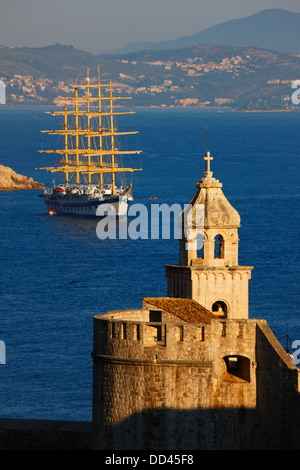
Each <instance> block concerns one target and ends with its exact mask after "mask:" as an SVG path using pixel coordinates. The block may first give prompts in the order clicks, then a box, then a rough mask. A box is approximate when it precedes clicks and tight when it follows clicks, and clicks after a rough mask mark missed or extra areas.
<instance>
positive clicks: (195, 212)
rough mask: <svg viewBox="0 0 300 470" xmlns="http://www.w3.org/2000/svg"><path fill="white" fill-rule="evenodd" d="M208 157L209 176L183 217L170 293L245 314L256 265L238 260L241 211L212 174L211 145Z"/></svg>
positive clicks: (169, 271) (219, 312) (221, 311)
mask: <svg viewBox="0 0 300 470" xmlns="http://www.w3.org/2000/svg"><path fill="white" fill-rule="evenodd" d="M204 160H205V162H206V168H205V172H204V178H202V179H201V180H200V181H199V182H198V183H197V184H196V187H197V191H196V194H195V195H194V197H193V199H192V200H191V202H190V204H189V206H188V208H189V209H188V210H189V214H188V215H187V217H183V218H182V220H184V219H185V221H186V223H185V227H183V226H182V237H181V240H180V242H179V243H180V245H179V251H180V254H179V264H178V265H167V266H166V277H167V279H168V297H178V298H189V299H193V300H196V301H197V302H198V303H199V304H201V305H203V306H204V307H205V308H206V309H208V310H210V311H212V312H213V313H214V314H215V315H216V316H218V317H220V318H228V319H246V318H248V282H249V279H250V278H251V270H252V269H253V268H252V267H251V266H239V264H238V244H239V238H238V228H239V227H240V216H239V214H238V212H237V211H236V210H235V209H234V208H233V207H232V205H231V204H230V203H229V202H228V200H227V199H226V197H225V196H224V194H223V191H222V183H220V182H219V181H218V180H217V179H215V178H213V173H212V171H211V168H210V162H211V160H213V158H212V157H211V156H210V153H209V152H207V151H206V153H205V157H204Z"/></svg>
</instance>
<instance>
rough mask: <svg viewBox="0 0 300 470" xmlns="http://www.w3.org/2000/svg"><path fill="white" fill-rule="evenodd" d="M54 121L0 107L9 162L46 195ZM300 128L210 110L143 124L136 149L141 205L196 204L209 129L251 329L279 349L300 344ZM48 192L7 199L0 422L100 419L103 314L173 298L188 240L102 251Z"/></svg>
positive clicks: (91, 228)
mask: <svg viewBox="0 0 300 470" xmlns="http://www.w3.org/2000/svg"><path fill="white" fill-rule="evenodd" d="M44 111H45V110H42V109H38V108H30V109H18V108H7V107H2V108H0V123H1V126H0V136H1V146H0V163H1V164H3V165H7V166H10V167H12V168H14V170H15V171H17V172H18V173H21V174H25V175H27V176H29V177H30V176H32V177H33V178H34V179H35V180H37V181H41V182H44V183H45V184H46V185H47V184H51V178H52V176H51V175H50V174H48V173H46V172H40V171H36V170H35V168H36V167H39V166H47V165H48V164H51V165H52V164H53V163H56V162H54V161H53V160H51V157H49V156H45V154H39V153H38V152H37V151H38V150H39V149H41V148H46V147H47V145H48V142H47V141H45V139H46V137H44V136H43V135H42V134H41V133H40V130H41V129H45V128H55V125H54V124H53V123H52V122H51V123H50V121H49V118H47V117H46V116H45V114H44ZM299 118H300V113H299V112H297V113H231V112H217V111H211V112H209V111H199V110H137V111H136V114H135V115H134V126H135V128H136V129H137V130H138V131H139V134H138V137H137V141H135V142H134V145H136V143H137V145H138V147H139V148H140V149H141V150H142V152H143V153H142V156H141V157H137V166H138V167H140V165H141V166H142V168H143V172H139V173H136V174H135V175H134V180H133V184H134V202H135V203H143V204H147V205H150V203H151V201H150V200H149V199H148V198H149V197H151V196H156V197H157V198H158V200H157V201H154V202H155V203H163V202H166V203H168V204H173V203H179V204H182V205H183V204H185V203H188V202H189V201H190V199H191V197H192V196H193V194H194V192H195V190H196V188H195V184H196V182H197V181H198V180H199V179H200V178H201V177H202V176H203V171H204V162H203V160H202V158H203V156H204V155H203V152H204V133H205V127H207V128H208V148H209V150H210V152H211V154H212V156H213V157H214V160H213V162H212V170H213V172H214V176H215V177H216V178H218V179H219V180H220V181H221V182H222V183H223V190H224V193H225V195H226V197H227V198H228V199H229V201H230V202H231V203H232V205H233V206H234V207H235V208H236V209H237V210H238V211H239V213H240V216H241V223H242V226H241V228H240V230H239V237H240V251H239V253H240V255H239V262H240V264H242V265H250V266H254V269H253V271H252V279H251V281H250V317H251V318H264V319H266V320H267V322H268V324H269V326H270V327H271V329H272V330H273V332H274V333H275V335H276V336H277V338H282V337H285V336H286V335H289V337H290V338H291V340H300V320H299V307H298V303H299V275H298V273H299V250H298V246H297V242H298V240H299V196H300V190H299V169H300V165H299V157H300V143H299V137H298V136H299ZM130 125H131V123H130ZM129 130H131V129H129ZM55 145H56V143H54V145H53V144H52V148H53V147H55ZM39 193H40V192H39V191H16V192H14V191H9V192H1V193H0V200H1V204H0V218H1V226H0V227H1V228H0V230H1V283H0V289H1V297H0V312H1V313H0V314H1V322H0V339H1V340H2V341H4V342H5V344H6V364H5V365H4V364H3V365H0V373H1V392H0V393H1V406H0V417H12V418H36V419H66V420H88V421H89V420H91V409H92V358H91V352H92V349H93V316H94V315H95V314H100V313H105V312H106V311H107V310H113V309H119V308H126V309H127V308H140V307H141V304H142V299H143V297H146V296H165V295H166V294H167V283H166V278H165V272H164V264H168V263H176V262H177V261H178V241H177V240H135V241H134V240H130V239H128V240H104V241H103V240H99V239H98V238H97V236H96V224H97V221H96V220H92V219H79V218H73V217H49V216H48V214H47V211H46V207H45V206H44V203H43V201H42V199H41V198H39V197H37V196H38V194H39ZM152 203H153V201H152ZM281 343H282V344H283V345H284V346H285V345H286V338H284V339H282V340H281Z"/></svg>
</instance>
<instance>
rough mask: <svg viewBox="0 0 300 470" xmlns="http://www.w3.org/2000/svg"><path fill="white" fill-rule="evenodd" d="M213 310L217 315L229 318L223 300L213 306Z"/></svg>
mask: <svg viewBox="0 0 300 470" xmlns="http://www.w3.org/2000/svg"><path fill="white" fill-rule="evenodd" d="M211 310H212V312H213V313H214V314H215V315H218V316H220V317H224V318H227V305H226V303H225V302H223V301H222V300H217V302H215V303H214V304H213V306H212V308H211Z"/></svg>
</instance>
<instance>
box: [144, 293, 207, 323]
mask: <svg viewBox="0 0 300 470" xmlns="http://www.w3.org/2000/svg"><path fill="white" fill-rule="evenodd" d="M144 302H146V303H147V304H150V305H153V307H157V308H160V309H162V310H165V311H166V312H168V313H171V314H172V315H175V316H176V317H178V318H180V320H183V321H185V322H187V323H210V322H211V319H212V318H216V317H215V315H214V314H213V313H212V312H210V311H209V310H207V309H206V308H205V307H203V306H202V305H200V304H199V303H198V302H196V301H195V300H192V299H180V298H173V297H147V298H145V299H144Z"/></svg>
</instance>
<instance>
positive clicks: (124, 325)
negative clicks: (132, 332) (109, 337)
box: [122, 323, 127, 339]
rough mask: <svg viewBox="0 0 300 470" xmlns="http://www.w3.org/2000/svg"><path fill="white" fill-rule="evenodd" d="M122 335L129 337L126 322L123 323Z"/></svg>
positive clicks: (124, 337)
mask: <svg viewBox="0 0 300 470" xmlns="http://www.w3.org/2000/svg"><path fill="white" fill-rule="evenodd" d="M122 336H123V339H126V337H127V330H126V323H122Z"/></svg>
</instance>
